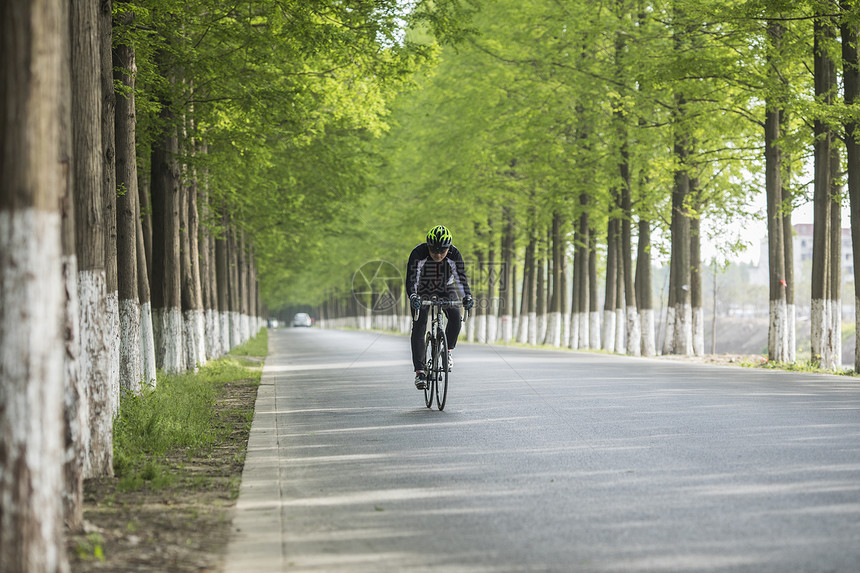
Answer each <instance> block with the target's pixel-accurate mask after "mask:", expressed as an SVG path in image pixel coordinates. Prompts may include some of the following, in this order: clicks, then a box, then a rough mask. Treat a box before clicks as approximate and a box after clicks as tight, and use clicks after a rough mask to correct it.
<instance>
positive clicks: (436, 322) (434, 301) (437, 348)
mask: <svg viewBox="0 0 860 573" xmlns="http://www.w3.org/2000/svg"><path fill="white" fill-rule="evenodd" d="M421 306H427V307H430V309H429V313H428V316H427V319H428V321H429V323H430V331H429V332H428V333H427V335H426V336H425V339H424V340H425V343H424V352H425V354H424V364H426V368H425V372H426V374H427V382H426V383H425V386H424V403H425V405H426V406H427V407H428V408H430V407H431V406H432V405H433V396H434V395H435V396H436V407H437V408H438V409H439V410H442V409H443V408H444V407H445V400H446V398H447V395H448V340H447V338H446V335H445V329H444V328H443V326H444V325H443V321H442V316H443V315H444V312H442V310H443V309H444V308H445V307H452V306H462V303H460V302H459V301H452V300H448V299H441V300H440V299H438V298H437V297H436V296H433V297H432V298H431V299H430V300H425V301H421ZM468 316H469V311H466V312H464V313H463V317H462V320H463V322H466V318H467V317H468ZM418 317H419V313H416V312H415V311H414V310H413V313H412V319H413V320H414V321H417V320H418Z"/></svg>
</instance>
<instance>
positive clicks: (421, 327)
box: [412, 306, 460, 371]
mask: <svg viewBox="0 0 860 573" xmlns="http://www.w3.org/2000/svg"><path fill="white" fill-rule="evenodd" d="M429 312H430V307H429V306H422V307H421V311H420V312H419V313H418V320H416V321H415V322H413V323H412V365H413V366H414V367H415V370H416V371H418V370H424V333H425V331H426V330H427V315H428V313H429ZM442 312H444V313H445V316H447V317H448V325H447V326H446V327H445V337H446V338H447V339H448V348H449V349H453V348H454V347H455V346H457V337H458V336H460V309H459V308H457V307H455V306H452V307H444V308H443V309H442Z"/></svg>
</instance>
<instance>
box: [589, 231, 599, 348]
mask: <svg viewBox="0 0 860 573" xmlns="http://www.w3.org/2000/svg"><path fill="white" fill-rule="evenodd" d="M595 236H596V233H595V231H594V229H593V228H591V226H589V228H588V308H589V313H588V314H589V317H588V343H589V347H590V348H593V349H595V350H597V349H598V348H600V301H599V300H598V291H597V241H595V240H594V237H595Z"/></svg>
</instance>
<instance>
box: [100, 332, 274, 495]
mask: <svg viewBox="0 0 860 573" xmlns="http://www.w3.org/2000/svg"><path fill="white" fill-rule="evenodd" d="M239 350H240V351H241V352H242V353H243V355H244V356H256V357H260V358H262V357H265V356H266V353H267V350H268V337H267V333H266V331H265V330H263V331H261V333H260V335H258V336H257V337H255V338H253V339H251V340H249V341H248V342H246V343H245V344H244V345H242V346H241V347H239ZM261 351H262V353H260V354H253V352H261ZM234 352H235V349H234ZM243 362H244V361H243ZM254 365H255V366H259V362H257V363H254ZM261 374H262V372H261V370H260V369H259V367H257V368H249V367H247V366H245V365H243V364H241V363H240V360H237V359H236V358H230V357H227V358H221V359H218V360H213V361H210V362H208V363H207V364H206V365H205V366H203V367H202V368H200V369H199V371H198V372H196V373H195V372H185V373H182V374H175V375H168V374H164V373H163V372H159V373H158V377H157V384H156V388H155V390H146V391H144V392H143V393H142V394H141V395H140V396H133V395H126V396H123V398H122V401H121V404H120V414H119V416H118V417H117V418H116V419H115V420H114V472H115V474H116V476H117V477H118V478H120V483H119V487H120V489H125V490H129V489H139V488H140V487H142V486H143V485H144V484H147V485H149V486H150V487H153V488H161V487H164V486H167V485H170V483H172V481H173V480H174V479H175V477H174V476H173V474H172V472H170V471H169V468H167V467H166V466H165V461H164V457H165V456H166V454H168V453H169V452H172V451H177V450H182V451H184V452H186V453H187V455H189V456H194V455H200V454H203V453H206V452H207V451H209V450H210V449H211V448H212V447H213V446H214V445H216V444H218V443H219V442H220V441H223V440H224V439H225V437H226V436H228V435H229V434H230V433H231V431H232V428H230V427H224V425H223V424H220V425H219V424H217V423H216V398H217V397H218V395H219V393H220V392H221V391H222V389H223V387H224V385H225V384H227V383H228V382H235V381H240V380H244V381H247V383H249V384H259V383H260V377H261ZM251 416H253V412H251Z"/></svg>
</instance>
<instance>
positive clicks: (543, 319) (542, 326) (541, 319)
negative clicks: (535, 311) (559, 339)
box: [535, 313, 549, 344]
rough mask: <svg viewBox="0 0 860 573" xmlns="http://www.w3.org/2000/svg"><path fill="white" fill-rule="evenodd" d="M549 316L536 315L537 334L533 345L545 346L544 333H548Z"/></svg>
mask: <svg viewBox="0 0 860 573" xmlns="http://www.w3.org/2000/svg"><path fill="white" fill-rule="evenodd" d="M548 326H549V316H548V315H547V314H546V313H544V314H539V315H537V333H536V336H537V338H536V340H535V344H546V333H547V332H548V331H549V329H548Z"/></svg>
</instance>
